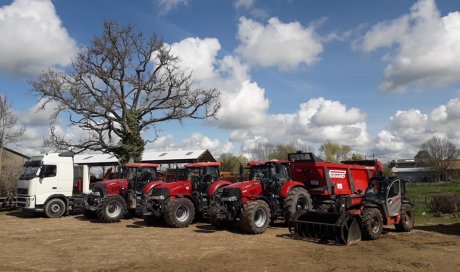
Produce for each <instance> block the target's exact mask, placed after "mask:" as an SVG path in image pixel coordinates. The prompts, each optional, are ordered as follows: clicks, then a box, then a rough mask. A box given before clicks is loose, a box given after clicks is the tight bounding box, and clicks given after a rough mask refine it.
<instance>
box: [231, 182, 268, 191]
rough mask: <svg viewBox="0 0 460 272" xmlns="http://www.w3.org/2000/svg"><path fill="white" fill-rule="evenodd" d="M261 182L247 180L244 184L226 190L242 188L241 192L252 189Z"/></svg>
mask: <svg viewBox="0 0 460 272" xmlns="http://www.w3.org/2000/svg"><path fill="white" fill-rule="evenodd" d="M260 183H261V181H260V180H247V181H243V182H237V183H233V184H230V185H228V186H226V187H225V188H240V189H241V190H246V189H249V188H250V187H253V186H257V185H260Z"/></svg>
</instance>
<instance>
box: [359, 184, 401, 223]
mask: <svg viewBox="0 0 460 272" xmlns="http://www.w3.org/2000/svg"><path fill="white" fill-rule="evenodd" d="M404 185H405V184H404V181H403V180H401V179H397V178H396V179H395V178H384V177H374V178H372V179H371V180H370V182H369V186H368V187H367V189H366V193H365V195H364V199H365V201H367V202H371V203H376V204H378V205H379V206H380V205H381V207H382V208H383V212H384V214H383V216H384V217H387V218H389V217H394V216H398V215H399V214H400V211H401V205H402V202H403V200H405V186H404Z"/></svg>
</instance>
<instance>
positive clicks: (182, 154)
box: [142, 149, 207, 161]
mask: <svg viewBox="0 0 460 272" xmlns="http://www.w3.org/2000/svg"><path fill="white" fill-rule="evenodd" d="M206 151H207V150H206V149H201V150H174V151H145V152H144V154H143V155H142V161H174V160H184V159H190V160H196V159H198V158H199V157H200V156H201V155H203V154H204V153H205V152H206Z"/></svg>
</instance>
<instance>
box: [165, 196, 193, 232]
mask: <svg viewBox="0 0 460 272" xmlns="http://www.w3.org/2000/svg"><path fill="white" fill-rule="evenodd" d="M194 217H195V206H193V203H192V201H190V199H188V198H176V199H173V200H171V201H169V202H168V203H167V204H166V205H165V214H164V219H165V222H166V224H167V225H168V226H170V227H174V228H184V227H187V226H188V225H190V224H191V223H192V221H193V218H194Z"/></svg>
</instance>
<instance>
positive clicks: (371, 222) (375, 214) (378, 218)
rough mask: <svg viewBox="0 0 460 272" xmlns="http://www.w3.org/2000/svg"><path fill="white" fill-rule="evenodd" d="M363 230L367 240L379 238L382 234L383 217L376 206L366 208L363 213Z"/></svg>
mask: <svg viewBox="0 0 460 272" xmlns="http://www.w3.org/2000/svg"><path fill="white" fill-rule="evenodd" d="M361 230H362V234H363V238H364V239H366V240H377V239H379V238H380V236H381V235H382V230H383V218H382V214H381V213H380V211H379V210H378V209H376V208H365V209H364V211H363V213H362V215H361Z"/></svg>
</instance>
